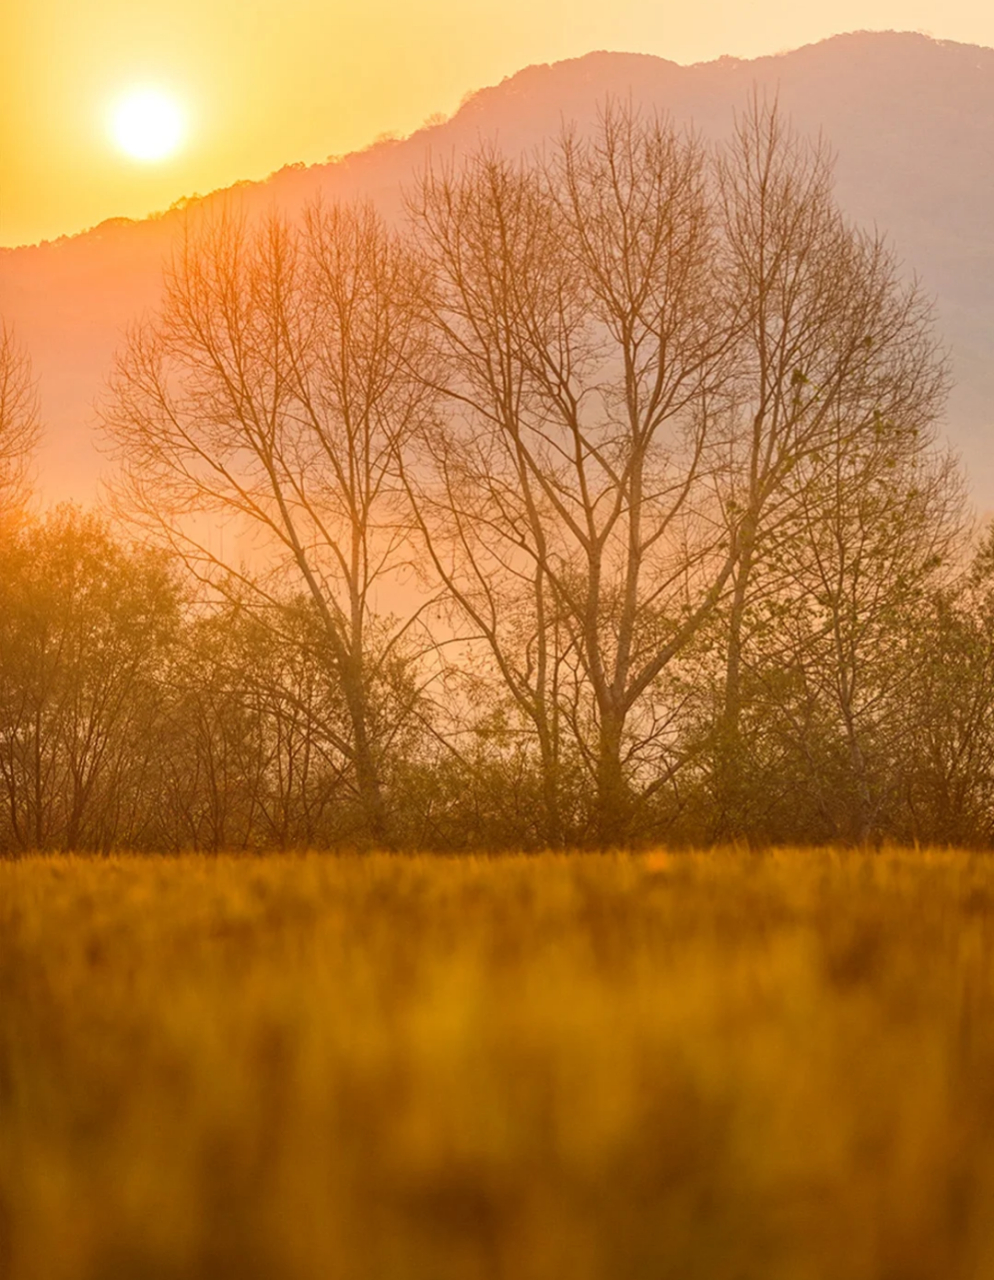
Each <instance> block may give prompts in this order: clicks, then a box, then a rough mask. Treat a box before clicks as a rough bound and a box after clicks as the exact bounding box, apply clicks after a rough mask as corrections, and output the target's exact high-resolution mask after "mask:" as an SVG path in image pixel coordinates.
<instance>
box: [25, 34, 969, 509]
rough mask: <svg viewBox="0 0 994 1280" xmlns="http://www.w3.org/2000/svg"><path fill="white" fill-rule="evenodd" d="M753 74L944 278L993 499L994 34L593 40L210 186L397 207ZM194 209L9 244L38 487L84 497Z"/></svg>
mask: <svg viewBox="0 0 994 1280" xmlns="http://www.w3.org/2000/svg"><path fill="white" fill-rule="evenodd" d="M754 86H755V87H756V88H758V89H759V90H760V91H761V92H767V93H778V94H779V98H780V102H781V104H782V106H783V107H784V109H785V110H786V111H787V112H789V113H790V115H791V116H792V117H793V119H794V121H795V123H796V124H797V126H798V127H799V128H800V129H801V130H803V131H805V132H811V133H816V132H818V131H819V130H820V131H821V132H822V133H823V134H824V135H825V136H826V137H827V138H828V140H829V141H830V142H831V144H832V146H833V148H834V149H835V151H836V152H837V155H838V166H837V175H838V194H839V198H840V200H841V202H842V204H843V207H844V208H845V209H846V210H847V212H848V213H849V214H850V215H851V216H852V217H853V218H854V219H856V220H857V221H859V222H861V223H864V224H876V225H878V226H880V227H881V228H884V229H886V230H887V232H888V233H889V235H890V238H891V240H892V242H893V244H894V245H895V247H896V249H897V251H898V253H899V254H900V256H901V258H902V260H903V261H904V263H905V264H906V266H907V269H908V271H909V273H911V272H914V273H916V274H917V275H918V276H919V277H920V278H921V279H922V280H923V282H924V284H925V287H926V288H927V290H928V291H929V292H930V293H933V294H934V295H935V297H936V299H937V302H938V308H939V316H940V323H941V326H942V332H943V334H944V336H945V338H946V340H947V341H948V343H949V345H950V347H951V350H952V355H953V362H954V372H955V378H956V388H955V391H954V393H953V396H952V399H951V402H950V406H949V415H948V429H949V437H950V439H951V440H952V442H953V444H954V445H955V447H956V448H957V449H958V450H959V452H960V453H961V455H962V457H963V459H964V462H965V464H966V467H967V471H968V475H969V477H970V480H971V484H972V488H973V493H974V496H975V498H976V501H977V504H978V506H979V507H980V509H982V510H986V511H989V510H991V509H994V450H992V449H991V448H990V441H991V438H992V431H994V359H992V358H991V357H992V353H994V226H992V224H991V219H990V210H991V209H992V208H994V146H992V145H991V138H992V137H994V50H992V49H985V48H979V47H976V46H972V45H962V44H954V43H951V42H939V41H935V40H932V39H929V38H927V37H925V36H920V35H912V34H899V33H878V34H871V33H860V34H853V35H846V36H838V37H835V38H833V39H831V40H826V41H823V42H822V43H820V44H817V45H810V46H807V47H805V48H803V49H798V50H796V51H794V52H792V53H786V54H780V55H777V56H773V57H767V58H760V59H756V60H754V61H748V62H747V61H740V60H737V59H733V58H722V59H719V60H718V61H717V62H710V63H702V64H698V65H696V66H690V67H681V66H678V65H676V64H675V63H672V62H668V61H666V60H664V59H661V58H656V57H651V56H649V55H642V54H620V53H591V54H588V55H587V56H586V57H583V58H577V59H573V60H571V61H568V62H562V63H557V64H555V65H552V66H536V67H529V68H527V69H526V70H524V71H521V72H519V73H518V74H517V75H514V76H512V77H510V78H509V79H507V80H505V81H504V82H503V83H501V84H500V85H497V86H495V87H492V88H488V89H483V90H481V91H479V92H478V93H476V94H474V95H473V96H471V97H470V98H469V99H468V100H467V101H466V102H465V103H464V104H463V106H462V107H461V109H460V110H459V112H458V113H457V114H456V115H455V116H454V117H453V118H452V119H451V120H449V121H447V122H446V123H444V124H438V125H435V126H434V127H432V128H426V129H422V130H420V131H419V132H418V133H415V134H414V135H412V136H411V137H410V138H407V139H405V140H403V141H391V142H380V143H378V144H376V145H374V146H373V147H371V148H369V149H368V150H366V151H363V152H360V153H356V154H353V155H350V156H347V157H344V158H341V159H337V160H331V161H329V162H328V163H327V164H323V165H316V166H312V167H310V168H303V167H293V166H290V167H288V168H286V169H283V170H280V171H279V172H278V173H276V174H274V175H272V176H271V177H270V178H269V179H268V180H267V181H265V182H262V183H253V184H250V183H245V184H240V185H239V186H238V187H237V188H234V189H232V191H231V192H229V193H214V195H212V196H210V197H207V198H206V202H210V201H213V200H217V199H219V198H232V197H233V198H236V199H238V200H240V201H243V202H244V203H245V204H246V205H247V207H249V208H266V207H269V206H270V205H273V204H276V205H280V206H284V207H287V208H294V207H297V206H299V205H300V203H301V202H302V201H304V200H305V199H307V198H308V197H310V196H312V195H314V194H315V193H316V192H317V191H319V190H320V191H323V192H324V193H325V195H326V196H328V197H330V198H339V197H344V198H348V197H351V196H354V195H357V194H363V195H366V196H369V197H371V198H372V199H374V200H375V201H376V202H377V203H378V204H379V206H380V207H381V208H382V209H383V210H384V212H385V213H387V214H388V215H389V216H394V215H396V213H397V212H398V210H399V207H400V191H401V187H402V184H403V183H404V182H405V181H407V180H408V179H409V177H410V175H411V173H412V172H413V171H415V170H417V169H418V168H419V167H421V166H422V165H423V164H424V163H425V161H426V159H427V157H428V156H429V155H434V156H457V155H458V154H459V153H460V152H462V151H464V150H466V149H467V148H469V147H472V146H474V145H475V144H476V142H477V141H478V140H479V139H480V138H494V137H496V138H497V139H498V140H499V141H500V143H501V145H502V146H504V147H505V148H506V149H507V150H509V151H516V150H520V149H527V148H530V147H532V146H535V145H537V144H538V143H539V142H540V141H541V140H542V138H544V137H546V136H548V135H549V134H550V133H554V132H555V131H556V130H557V129H558V128H559V125H560V122H561V121H562V120H563V119H573V120H576V121H577V122H578V123H580V124H581V126H582V124H583V123H584V122H585V121H589V120H590V119H591V117H592V115H593V113H594V111H595V109H596V105H597V103H598V101H600V100H603V98H604V97H605V95H608V94H613V95H617V96H622V97H626V98H627V97H629V96H631V98H632V99H634V100H635V101H637V102H641V103H645V104H646V105H647V106H650V107H657V108H661V109H664V110H666V111H668V112H669V113H670V114H671V115H672V116H673V117H674V118H675V119H677V120H680V121H684V120H687V121H693V122H694V124H695V126H696V127H697V128H698V129H699V130H700V131H701V132H703V133H705V134H708V135H710V136H721V135H723V134H724V133H726V132H727V131H728V129H729V127H730V126H731V123H732V118H733V112H734V110H735V108H736V107H739V106H741V105H742V104H743V102H744V101H745V99H746V96H747V95H748V94H749V93H750V91H751V90H752V88H753V87H754ZM190 203H191V202H182V204H183V205H184V206H185V207H189V204H190ZM192 203H195V204H198V205H199V204H201V203H204V201H201V200H200V199H199V198H197V199H196V201H194V202H192ZM185 207H180V206H177V207H176V208H174V209H173V210H171V211H169V212H168V213H166V214H164V215H160V216H158V217H154V218H150V219H147V220H144V221H141V222H129V221H127V220H113V221H111V222H106V223H103V224H102V225H101V226H99V227H97V228H95V229H93V230H92V231H88V232H86V233H84V234H82V235H78V236H74V237H66V238H63V239H60V240H57V241H53V242H50V243H45V244H42V245H39V246H33V247H28V248H20V249H8V250H0V310H2V312H3V314H4V315H5V316H6V317H7V318H8V319H10V320H13V322H14V324H15V325H16V327H17V328H18V330H19V332H20V334H21V337H22V339H23V340H24V341H25V343H26V344H27V346H28V347H29V349H30V351H31V354H32V357H33V359H34V362H35V367H36V369H37V371H38V373H39V374H40V375H41V378H42V391H43V400H44V410H45V416H46V419H47V422H48V427H49V431H48V439H47V443H46V447H45V451H44V455H43V458H42V464H41V465H42V481H43V483H42V488H43V492H44V495H45V496H46V498H49V499H59V498H64V497H75V498H78V499H80V500H83V501H88V500H90V499H91V498H92V497H93V496H94V494H95V492H96V489H97V481H98V476H99V474H100V473H101V471H102V470H103V469H104V468H105V467H106V462H105V460H104V459H102V458H101V456H100V454H99V452H98V450H97V447H96V441H95V435H94V431H93V427H92V403H93V401H94V398H95V397H96V396H97V394H98V393H99V390H100V387H101V383H102V380H103V378H104V376H105V374H106V370H107V368H108V366H109V363H110V359H111V355H112V352H113V350H114V347H115V345H116V344H117V342H118V341H119V339H120V335H121V332H122V330H123V328H124V327H125V326H126V324H127V323H128V321H129V319H130V318H131V317H132V316H134V315H135V314H137V313H139V312H140V311H141V310H142V309H143V308H146V307H149V306H153V305H154V304H155V300H156V295H157V291H158V287H159V276H160V270H161V263H162V261H163V258H164V257H165V256H166V255H167V254H168V252H169V246H170V243H171V240H172V238H173V237H174V235H175V233H176V230H177V228H178V227H180V226H181V225H182V222H183V219H184V217H185V216H186V213H185Z"/></svg>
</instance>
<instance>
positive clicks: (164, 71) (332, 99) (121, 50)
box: [0, 0, 994, 245]
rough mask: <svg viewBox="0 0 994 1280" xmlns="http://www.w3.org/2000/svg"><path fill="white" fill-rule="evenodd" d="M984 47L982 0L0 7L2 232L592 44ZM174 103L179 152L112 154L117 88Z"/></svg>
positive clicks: (201, 178) (174, 185) (711, 53)
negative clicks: (857, 39)
mask: <svg viewBox="0 0 994 1280" xmlns="http://www.w3.org/2000/svg"><path fill="white" fill-rule="evenodd" d="M890 29H895V30H916V31H926V32H928V33H930V34H932V35H934V36H937V37H940V38H944V39H951V40H962V41H966V42H969V43H974V44H984V45H994V3H992V0H807V3H803V4H801V3H798V0H683V3H680V4H675V3H672V2H670V0H472V2H467V0H463V2H462V3H458V2H457V0H171V3H169V4H161V5H160V4H152V3H148V2H147V0H2V2H0V244H4V245H12V244H24V243H32V242H35V241H37V240H40V239H43V238H51V237H54V236H57V235H61V234H63V233H66V232H73V231H78V230H81V229H82V228H85V227H88V226H93V225H94V224H96V223H97V222H100V221H101V220H102V219H104V218H107V217H112V216H117V215H125V216H130V217H141V216H143V215H144V214H146V213H149V212H151V211H154V210H156V209H163V208H166V207H168V205H170V204H171V203H172V202H173V201H174V200H176V199H177V198H179V197H180V196H183V195H188V194H192V193H193V192H201V193H203V192H206V191H210V190H213V189H214V188H216V187H219V186H225V185H227V184H229V183H231V182H234V181H236V180H237V179H239V178H260V177H264V176H265V175H266V174H268V173H270V172H272V171H273V170H274V169H278V168H280V167H281V166H282V165H284V164H287V163H292V162H295V161H305V162H307V163H313V162H315V161H318V160H323V159H325V157H327V156H328V155H329V154H330V153H341V152H346V151H350V150H353V149H355V148H358V147H361V146H364V145H365V144H366V143H368V142H370V141H372V140H373V139H374V138H375V137H376V136H377V135H378V134H381V133H385V132H396V133H399V134H406V133H409V132H411V131H412V130H413V129H416V128H417V127H418V126H419V125H420V124H421V123H422V121H423V120H424V119H425V117H426V116H428V115H431V114H433V113H435V112H443V113H446V114H450V113H451V112H452V111H454V110H455V108H456V107H457V106H458V104H459V101H460V99H461V98H462V96H463V95H464V94H465V93H466V91H467V90H471V89H476V88H480V87H482V86H484V85H487V84H494V83H497V82H498V81H500V80H501V79H502V78H503V77H504V76H505V75H509V74H511V73H513V72H514V71H517V70H519V69H520V68H521V67H524V66H527V65H529V64H530V63H535V62H551V61H555V60H557V59H560V58H568V57H575V56H577V55H579V54H582V53H586V52H588V51H590V50H591V49H617V50H628V51H638V52H644V53H654V54H659V55H661V56H663V57H667V58H671V59H673V60H674V61H676V62H682V63H688V62H697V61H703V60H706V59H710V58H716V57H719V56H720V55H722V54H726V53H727V54H732V55H735V56H739V57H756V56H758V55H761V54H764V53H774V52H777V51H779V50H784V49H791V48H796V47H797V46H799V45H802V44H807V43H810V42H811V41H814V40H819V39H822V38H823V37H825V36H828V35H832V34H834V33H836V32H840V31H852V30H890ZM143 88H155V89H158V90H160V91H161V92H164V93H166V94H169V95H170V96H172V97H173V98H174V99H175V100H176V102H177V104H178V105H179V107H180V109H181V111H182V112H183V114H184V116H185V118H186V129H187V134H186V139H185V143H184V145H183V146H182V147H181V148H180V149H179V150H178V151H177V152H175V153H174V154H173V155H172V156H171V157H169V158H167V159H163V160H160V161H158V162H155V163H151V162H145V163H140V162H137V161H135V160H133V159H129V158H128V157H127V156H126V155H125V154H124V153H123V152H122V151H121V150H120V149H119V148H117V147H115V145H114V143H113V141H112V139H111V137H110V133H109V128H108V117H109V114H110V113H111V111H112V108H113V105H114V103H115V102H116V101H117V100H118V99H120V97H121V96H122V95H124V94H125V93H127V92H128V91H130V90H133V89H143Z"/></svg>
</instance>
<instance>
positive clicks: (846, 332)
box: [713, 98, 947, 836]
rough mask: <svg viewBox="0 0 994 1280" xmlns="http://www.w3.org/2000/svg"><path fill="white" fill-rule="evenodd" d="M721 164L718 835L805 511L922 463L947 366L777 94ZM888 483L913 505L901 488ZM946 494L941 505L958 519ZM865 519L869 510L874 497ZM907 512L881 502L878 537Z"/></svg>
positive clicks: (922, 309)
mask: <svg viewBox="0 0 994 1280" xmlns="http://www.w3.org/2000/svg"><path fill="white" fill-rule="evenodd" d="M718 175H719V193H720V199H721V207H722V219H723V232H724V234H723V263H724V270H723V275H724V278H725V281H726V287H727V288H728V290H729V294H730V297H731V300H732V306H733V310H734V312H735V314H736V316H737V318H738V321H739V323H740V325H741V329H740V334H739V339H738V353H739V361H740V363H739V374H738V380H737V386H736V403H735V405H734V409H733V412H732V413H731V415H730V417H729V430H728V436H727V445H726V448H727V470H724V471H720V473H722V474H726V475H727V481H726V482H725V483H724V485H723V487H722V491H721V500H722V504H723V506H724V509H725V511H726V515H727V518H728V521H729V524H730V527H735V528H736V529H737V530H738V533H739V556H738V559H737V561H736V564H735V567H734V570H733V573H732V593H731V600H730V604H729V608H728V612H727V631H726V637H727V638H726V644H725V669H724V689H723V694H722V706H721V711H720V715H719V717H718V730H719V733H718V738H717V751H718V772H719V776H718V778H717V780H716V783H717V797H716V799H717V821H716V826H715V829H714V832H713V834H715V835H718V836H721V835H725V834H728V824H729V823H732V824H733V825H734V823H735V821H736V820H737V819H736V818H735V816H734V815H733V814H732V813H731V809H733V808H734V807H735V805H736V793H737V791H738V789H739V787H740V784H741V783H742V776H741V775H742V770H743V767H744V758H743V743H742V742H741V739H740V732H739V730H740V723H739V722H740V717H741V712H742V701H743V686H742V668H743V650H744V647H745V646H746V645H747V644H748V635H747V629H748V626H749V619H750V618H752V619H753V620H757V619H759V618H760V617H761V616H762V611H761V610H759V611H757V609H756V608H755V607H754V606H755V605H756V604H757V602H758V601H759V600H761V599H762V598H763V596H764V594H765V595H768V594H769V593H774V594H775V593H776V592H777V591H778V590H779V589H780V585H781V577H780V575H781V572H782V569H783V562H784V558H785V557H786V558H787V559H789V558H790V556H791V555H792V554H794V552H793V551H792V549H791V548H792V547H796V544H795V543H793V542H792V539H794V537H795V535H796V531H797V526H796V521H797V518H798V514H799V512H801V511H803V512H804V513H806V514H805V516H804V519H805V520H806V521H808V527H809V528H810V527H811V523H810V522H811V521H812V520H816V517H815V516H814V513H813V509H812V503H813V502H814V501H815V500H817V501H825V502H827V503H828V504H829V507H830V508H831V509H833V510H835V511H836V512H838V510H839V503H840V501H841V500H842V499H841V493H840V489H839V485H840V484H841V477H842V476H843V475H846V476H847V477H848V480H847V483H848V484H849V486H850V489H851V488H853V486H855V487H856V488H857V489H858V488H859V487H860V486H869V487H871V488H872V487H873V486H875V485H876V484H877V482H878V479H879V476H878V475H877V470H878V463H879V459H880V458H881V457H886V458H888V459H889V463H888V465H889V466H890V468H891V469H892V470H894V468H896V471H895V475H899V474H902V468H906V467H912V469H915V470H920V469H921V467H922V466H923V465H925V464H924V463H923V459H924V458H925V456H926V455H927V454H928V452H929V450H930V448H931V446H932V442H933V440H934V434H935V422H936V419H937V415H938V413H939V412H940V411H941V408H942V405H943V402H944V397H945V391H946V383H947V371H946V366H945V361H944V359H943V356H942V353H941V351H940V350H939V348H938V344H937V341H936V338H935V335H934V327H933V319H932V314H931V307H930V306H929V304H928V302H927V300H926V299H924V298H923V296H922V294H921V292H920V290H919V289H918V288H917V287H916V286H915V285H913V284H912V285H910V286H909V285H906V284H904V283H903V282H902V280H901V278H900V271H899V267H898V264H897V262H896V260H895V258H894V256H893V254H892V253H891V252H890V251H889V250H888V249H887V248H886V246H885V244H884V243H883V241H882V239H881V238H880V236H878V235H868V234H865V233H862V232H860V231H858V230H856V229H854V228H852V227H850V226H849V225H847V224H846V222H845V220H844V219H843V217H842V215H841V212H840V211H839V209H838V206H837V205H836V203H835V200H834V196H833V192H832V185H833V176H832V158H831V156H830V154H829V153H828V151H827V149H826V148H825V146H824V145H823V144H822V143H820V142H818V143H814V144H809V143H807V142H805V141H803V140H802V139H800V138H798V137H797V135H796V134H794V133H793V132H792V130H791V129H790V127H789V125H788V124H787V122H786V121H785V120H784V118H783V117H782V115H781V114H780V112H779V110H778V108H777V105H776V104H775V103H764V102H762V101H761V100H759V99H758V98H754V99H753V101H752V102H751V104H750V106H749V108H748V109H747V111H746V112H745V113H744V115H743V116H742V117H741V118H740V119H739V121H738V125H737V129H736V132H735V135H734V137H733V139H732V142H731V145H730V146H729V147H728V148H727V149H726V150H725V151H724V152H723V153H722V154H721V156H720V159H719V166H718ZM933 488H934V486H933ZM887 492H888V497H889V499H892V500H893V501H894V502H896V503H898V504H899V503H900V502H901V501H902V499H901V498H900V497H899V496H898V492H897V489H895V488H891V489H889V490H888V491H887ZM935 496H936V497H937V500H938V496H937V495H935ZM943 502H944V500H939V507H937V508H936V511H935V512H934V513H933V514H935V515H937V517H938V520H939V525H940V526H943V527H945V522H944V517H943V513H942V511H941V510H940V509H939V508H941V507H942V505H943ZM746 512H748V515H747V516H746V518H743V513H746ZM826 514H827V513H826ZM863 514H864V515H865V516H866V517H867V518H869V517H870V511H869V508H866V507H864V508H863ZM895 515H896V511H895V510H894V509H893V508H892V509H890V510H887V509H885V506H884V505H880V504H877V507H875V508H874V511H873V519H874V520H876V521H877V524H876V525H875V526H874V535H873V536H876V533H877V532H879V530H880V529H881V528H883V527H885V526H886V524H887V522H888V520H889V519H890V518H891V517H892V516H895ZM922 516H923V518H926V512H925V510H924V508H923V512H922ZM851 532H852V533H853V536H854V537H856V538H857V539H858V538H860V537H862V536H863V535H862V534H860V533H857V532H856V530H851ZM868 532H869V530H868V529H864V530H863V534H866V533H868ZM934 532H935V534H936V536H937V537H939V538H940V540H941V537H943V536H944V534H943V533H941V532H939V531H935V530H934ZM881 563H883V561H881ZM726 811H727V812H726ZM723 814H724V815H725V816H724V817H723V816H722V815H723Z"/></svg>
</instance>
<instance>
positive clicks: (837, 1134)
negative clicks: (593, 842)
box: [0, 850, 994, 1280]
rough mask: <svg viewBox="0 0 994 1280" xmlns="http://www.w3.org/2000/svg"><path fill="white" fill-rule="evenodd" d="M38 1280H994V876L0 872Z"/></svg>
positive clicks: (20, 1235) (9, 1092)
mask: <svg viewBox="0 0 994 1280" xmlns="http://www.w3.org/2000/svg"><path fill="white" fill-rule="evenodd" d="M0 1106H2V1116H0V1121H2V1124H0V1239H2V1242H3V1243H2V1244H0V1274H2V1275H3V1276H4V1277H7V1278H9V1280H179V1278H180V1277H184V1278H185V1277H191V1278H196V1280H201V1278H203V1280H208V1278H209V1280H222V1278H225V1277H232V1278H234V1277H238V1280H270V1278H272V1280H310V1278H312V1277H313V1278H315V1280H317V1278H318V1277H320V1278H321V1280H324V1278H325V1277H327V1278H329V1280H353V1278H355V1280H367V1278H368V1280H394V1278H396V1280H422V1278H423V1280H477V1278H479V1280H497V1278H504V1277H506V1278H507V1280H560V1278H562V1280H629V1278H631V1280H635V1278H640V1280H641V1278H645V1280H663V1278H665V1277H672V1278H673V1280H696V1278H698V1277H699V1278H700V1280H752V1278H755V1280H778V1278H780V1277H783V1278H784V1280H786V1278H788V1277H789V1278H790V1280H807V1278H808V1277H811V1278H815V1277H817V1278H821V1277H824V1278H825V1280H828V1278H831V1280H870V1278H874V1280H876V1278H880V1280H917V1278H921V1280H958V1278H961V1277H971V1278H972V1277H976V1278H977V1280H984V1278H987V1277H992V1276H994V859H990V858H987V857H982V856H980V857H978V856H970V855H967V854H963V853H951V852H950V853H943V852H934V853H912V852H900V851H893V852H886V853H883V854H877V855H869V854H845V853H833V852H811V851H803V850H795V851H783V852H779V853H773V854H766V855H750V854H743V853H731V852H729V853H721V852H717V853H711V854H703V853H702V854H674V855H667V854H656V855H653V856H651V857H648V858H640V857H594V856H577V857H573V858H567V857H558V856H545V857H540V858H511V857H507V858H498V859H485V858H470V859H464V860H452V859H446V860H441V859H432V858H429V857H418V858H401V857H388V856H373V857H367V858H359V857H320V856H309V857H303V858H291V857H281V858H276V857H273V858H267V859H258V860H253V859H237V858H218V859H205V858H195V857H186V858H170V859H149V860H142V859H138V858H134V859H131V858H115V859H110V860H100V861H97V860H86V859H76V858H29V859H26V860H23V861H20V862H16V863H6V864H0Z"/></svg>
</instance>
